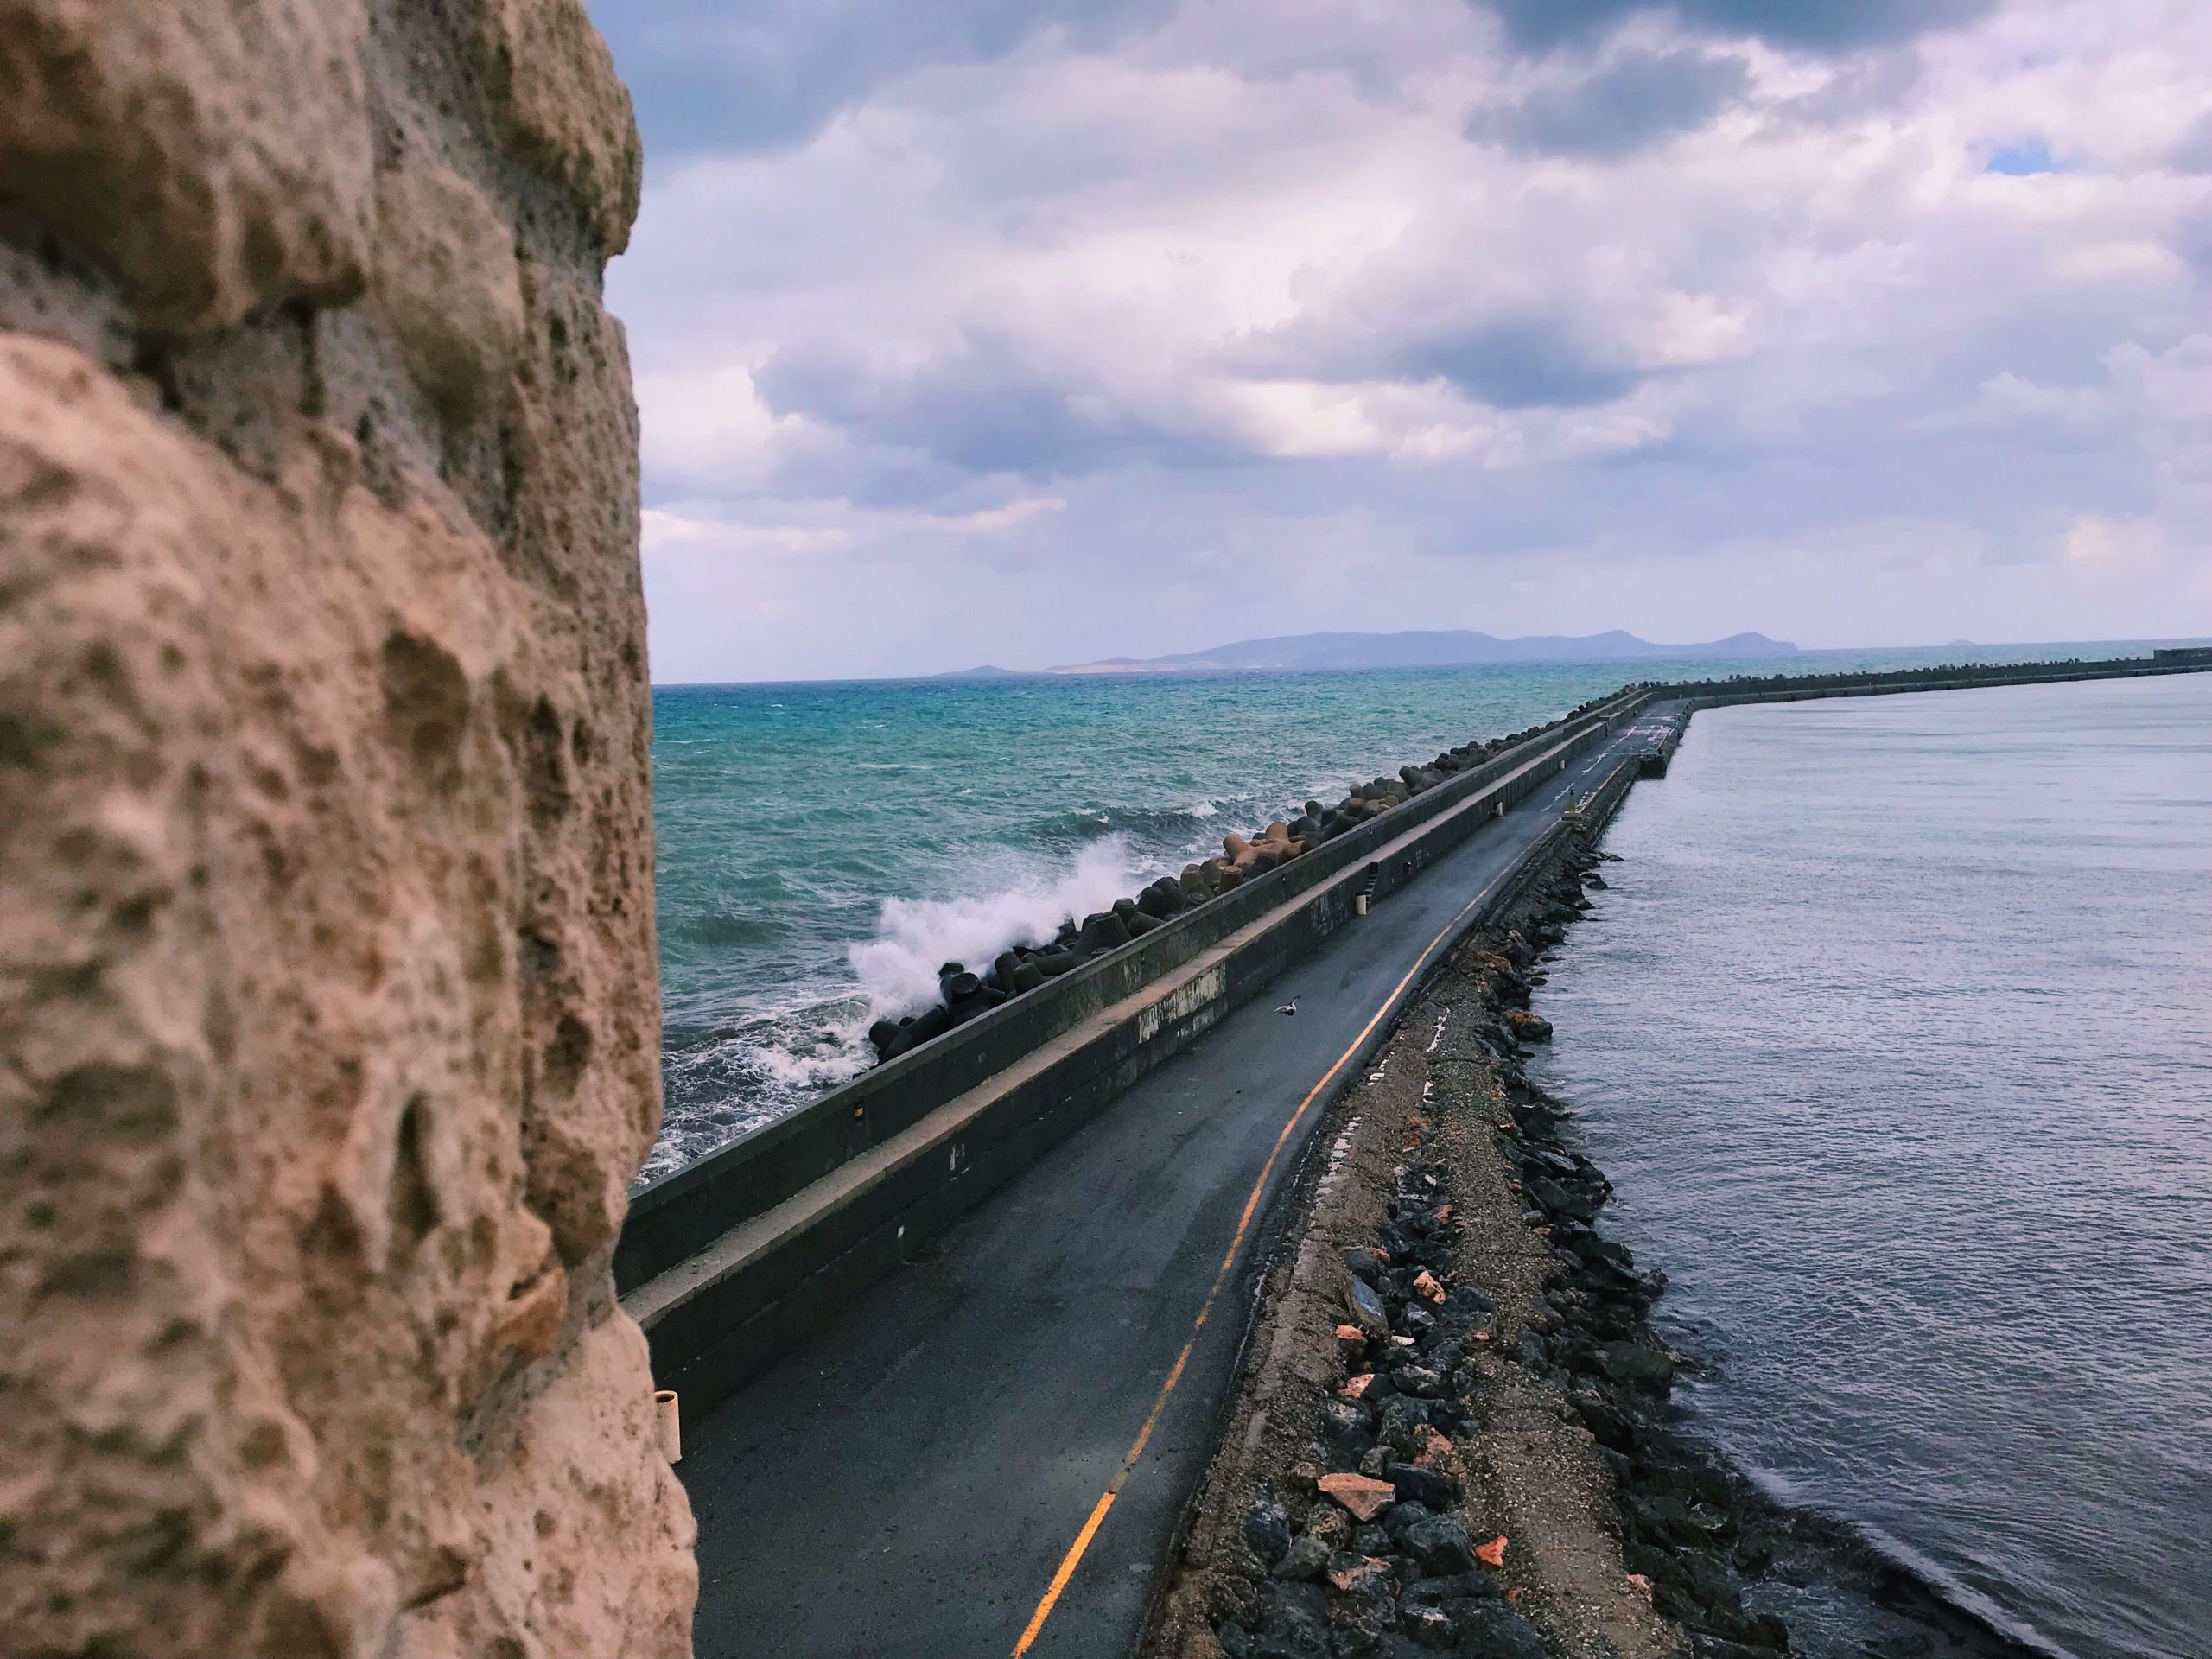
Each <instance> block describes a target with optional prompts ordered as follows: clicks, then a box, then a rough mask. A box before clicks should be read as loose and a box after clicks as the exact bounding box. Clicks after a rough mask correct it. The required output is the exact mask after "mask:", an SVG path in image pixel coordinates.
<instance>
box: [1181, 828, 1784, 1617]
mask: <svg viewBox="0 0 2212 1659" xmlns="http://www.w3.org/2000/svg"><path fill="white" fill-rule="evenodd" d="M1603 857H1604V855H1600V854H1598V853H1597V852H1595V851H1594V850H1593V849H1592V848H1591V847H1590V846H1589V844H1588V842H1587V841H1586V840H1584V841H1580V842H1578V843H1576V844H1575V846H1574V848H1573V851H1572V852H1571V853H1570V854H1569V855H1568V856H1567V862H1566V864H1565V868H1562V869H1561V870H1560V871H1559V872H1558V873H1557V874H1556V875H1555V877H1554V880H1551V881H1550V882H1549V883H1548V884H1547V885H1545V886H1543V887H1540V888H1539V889H1538V890H1537V891H1536V893H1535V894H1534V896H1533V897H1532V898H1530V899H1528V900H1525V901H1524V902H1523V904H1522V906H1521V907H1520V908H1519V910H1518V911H1517V912H1516V914H1515V915H1513V916H1511V917H1509V918H1502V921H1501V924H1500V925H1501V927H1502V928H1503V931H1497V932H1493V933H1491V934H1490V935H1487V936H1485V937H1484V938H1478V939H1477V940H1475V941H1473V942H1471V944H1468V945H1467V946H1465V947H1463V949H1462V950H1460V951H1459V953H1458V955H1457V956H1456V957H1455V959H1454V961H1453V963H1452V966H1451V968H1450V969H1449V970H1448V971H1447V974H1446V976H1445V978H1444V980H1443V981H1442V982H1440V984H1439V985H1438V986H1437V987H1436V988H1434V989H1433V991H1432V992H1431V993H1430V994H1429V995H1428V996H1427V998H1426V999H1425V1000H1424V1001H1422V1002H1421V1004H1420V1005H1418V1006H1417V1007H1416V1008H1415V1009H1414V1012H1413V1013H1411V1014H1409V1015H1408V1018H1407V1020H1406V1021H1405V1022H1404V1024H1403V1026H1402V1028H1401V1030H1400V1032H1399V1033H1397V1035H1396V1036H1395V1037H1394V1039H1392V1042H1391V1044H1390V1045H1389V1047H1388V1048H1387V1049H1386V1051H1385V1052H1384V1055H1383V1058H1382V1059H1381V1060H1380V1061H1379V1062H1378V1063H1377V1065H1376V1067H1375V1068H1374V1070H1373V1071H1371V1072H1370V1076H1369V1077H1368V1079H1367V1081H1366V1083H1365V1084H1364V1085H1363V1086H1362V1087H1361V1088H1359V1089H1358V1090H1355V1092H1354V1094H1353V1095H1352V1096H1351V1100H1350V1102H1349V1103H1348V1106H1347V1111H1348V1114H1349V1122H1347V1123H1346V1125H1345V1127H1344V1128H1343V1129H1342V1130H1341V1131H1340V1132H1339V1133H1338V1136H1337V1138H1336V1141H1335V1145H1334V1147H1333V1148H1332V1153H1331V1154H1330V1164H1331V1167H1330V1169H1329V1170H1328V1171H1327V1172H1326V1173H1323V1174H1322V1175H1321V1176H1320V1177H1319V1184H1318V1188H1317V1190H1316V1192H1315V1193H1314V1195H1313V1198H1312V1199H1311V1204H1312V1211H1311V1213H1310V1214H1309V1215H1308V1216H1307V1217H1306V1218H1305V1221H1304V1224H1302V1225H1301V1226H1297V1227H1295V1228H1294V1236H1296V1238H1297V1239H1298V1241H1299V1242H1298V1243H1297V1244H1296V1247H1295V1250H1294V1255H1292V1257H1291V1258H1290V1259H1289V1260H1287V1261H1286V1262H1283V1263H1281V1264H1279V1266H1278V1267H1277V1268H1276V1270H1275V1271H1274V1274H1272V1275H1271V1282H1270V1285H1269V1287H1268V1297H1267V1303H1266V1306H1265V1311H1264V1313H1263V1314H1262V1320H1261V1325H1260V1326H1259V1328H1258V1329H1257V1331H1256V1332H1255V1339H1254V1341H1253V1343H1252V1344H1251V1347H1250V1349H1249V1352H1250V1353H1251V1355H1252V1358H1251V1359H1250V1361H1249V1366H1248V1372H1247V1376H1246V1379H1245V1381H1244V1383H1243V1389H1242V1395H1241V1397H1240V1400H1239V1402H1238V1403H1237V1406H1236V1411H1235V1414H1234V1415H1233V1417H1232V1419H1231V1421H1230V1426H1229V1431H1228V1433H1226V1434H1225V1435H1224V1451H1223V1452H1222V1453H1221V1454H1220V1456H1219V1458H1218V1459H1217V1464H1216V1466H1215V1468H1214V1470H1213V1471H1211V1475H1210V1477H1209V1481H1208V1486H1207V1490H1206V1491H1205V1495H1204V1497H1203V1498H1202V1500H1201V1503H1200V1504H1199V1507H1198V1513H1197V1515H1196V1516H1194V1519H1193V1522H1192V1527H1191V1529H1190V1530H1189V1542H1188V1547H1187V1548H1186V1551H1185V1559H1184V1561H1183V1562H1182V1564H1181V1569H1180V1571H1179V1573H1177V1574H1176V1576H1175V1577H1174V1579H1173V1580H1172V1587H1171V1588H1170V1589H1169V1590H1168V1591H1167V1592H1166V1595H1165V1596H1164V1598H1163V1600H1162V1602H1161V1605H1160V1610H1159V1611H1160V1617H1159V1618H1158V1620H1157V1622H1156V1624H1155V1626H1154V1630H1153V1633H1152V1637H1151V1638H1150V1643H1149V1646H1148V1648H1147V1651H1148V1652H1149V1653H1151V1654H1153V1655H1155V1656H1166V1655H1173V1656H1177V1659H1196V1656H1205V1659H1211V1656H1213V1655H1216V1654H1224V1653H1225V1654H1227V1655H1229V1656H1231V1659H1325V1656H1337V1659H1369V1656H1390V1659H1411V1656H1414V1655H1419V1654H1433V1653H1456V1654H1459V1655H1464V1656H1507V1659H1538V1656H1543V1655H1547V1654H1570V1653H1571V1654H1600V1653H1603V1654H1615V1655H1636V1656H1645V1655H1649V1656H1657V1655H1661V1654H1667V1653H1675V1652H1681V1651H1684V1650H1685V1649H1687V1650H1688V1651H1689V1652H1692V1653H1694V1654H1696V1655H1700V1656H1713V1659H1745V1656H1749V1655H1752V1654H1756V1653H1776V1652H1782V1651H1785V1650H1787V1648H1788V1643H1789V1637H1788V1632H1787V1630H1785V1628H1784V1627H1783V1624H1782V1623H1781V1621H1780V1620H1778V1619H1777V1618H1773V1617H1771V1616H1770V1615H1761V1614H1755V1613H1751V1612H1747V1611H1745V1608H1744V1605H1743V1603H1742V1599H1741V1590H1742V1586H1743V1585H1744V1583H1745V1580H1746V1578H1747V1576H1751V1575H1756V1574H1758V1573H1760V1572H1762V1571H1764V1569H1765V1568H1766V1567H1767V1566H1768V1564H1769V1561H1770V1559H1771V1555H1772V1546H1771V1543H1770V1541H1769V1540H1768V1539H1767V1538H1766V1537H1765V1536H1764V1534H1763V1532H1762V1531H1761V1530H1760V1529H1759V1527H1758V1523H1757V1522H1755V1521H1753V1520H1751V1519H1750V1518H1749V1517H1748V1512H1747V1510H1745V1506H1744V1504H1743V1503H1741V1502H1740V1501H1739V1499H1740V1497H1741V1496H1742V1495H1741V1492H1740V1489H1739V1487H1738V1484H1737V1483H1736V1482H1735V1481H1734V1480H1732V1478H1730V1477H1729V1476H1727V1475H1726V1473H1725V1472H1724V1471H1719V1470H1718V1469H1715V1468H1713V1467H1711V1466H1709V1465H1704V1464H1701V1463H1700V1462H1699V1461H1698V1460H1697V1459H1695V1458H1694V1456H1692V1455H1690V1454H1689V1453H1688V1452H1686V1451H1684V1450H1683V1449H1681V1447H1679V1446H1677V1445H1676V1443H1675V1441H1674V1440H1673V1439H1672V1438H1671V1436H1670V1435H1669V1433H1666V1432H1665V1430H1664V1428H1663V1423H1664V1421H1665V1419H1666V1417H1667V1415H1668V1412H1669V1407H1668V1399H1669V1391H1670V1389H1671V1387H1672V1383H1673V1379H1674V1376H1675V1370H1676V1368H1677V1366H1678V1364H1679V1363H1681V1362H1680V1360H1679V1359H1678V1357H1677V1356H1675V1354H1673V1353H1671V1352H1669V1351H1668V1349H1667V1348H1666V1347H1665V1346H1664V1344H1662V1343H1661V1342H1660V1341H1659V1340H1658V1339H1657V1338H1656V1337H1655V1336H1654V1334H1653V1332H1651V1330H1650V1328H1649V1325H1648V1323H1647V1321H1646V1318H1645V1316H1646V1314H1647V1313H1648V1311H1649V1308H1650V1306H1651V1305H1652V1303H1653V1301H1654V1300H1655V1299H1656V1298H1657V1297H1658V1295H1659V1294H1660V1293H1661V1291H1662V1288H1663V1285H1664V1280H1663V1277H1662V1275H1660V1274H1655V1273H1644V1272H1640V1271H1639V1270H1638V1269H1637V1265H1636V1262H1635V1260H1634V1257H1633V1255H1631V1253H1630V1251H1629V1249H1627V1247H1626V1246H1624V1245H1623V1244H1621V1243H1618V1242H1617V1241H1614V1240H1611V1239H1609V1238H1606V1237H1605V1236H1602V1235H1601V1234H1600V1233H1599V1231H1598V1230H1597V1229H1596V1228H1595V1227H1594V1226H1593V1223H1594V1222H1595V1221H1596V1219H1597V1217H1599V1213H1600V1211H1602V1210H1603V1208H1604V1206H1605V1203H1606V1201H1607V1198H1609V1196H1610V1194H1611V1186H1610V1185H1609V1183H1608V1182H1607V1181H1606V1179H1605V1176H1604V1174H1603V1173H1601V1172H1600V1171H1599V1170H1598V1169H1597V1168H1596V1166H1594V1165H1592V1163H1591V1161H1590V1160H1589V1159H1588V1158H1587V1157H1586V1156H1585V1155H1584V1154H1581V1153H1580V1152H1579V1151H1578V1150H1576V1149H1575V1147H1573V1145H1572V1144H1571V1132H1570V1130H1569V1128H1568V1127H1567V1125H1568V1120H1569V1118H1570V1117H1571V1114H1570V1113H1568V1112H1567V1111H1566V1110H1565V1109H1562V1108H1561V1107H1560V1106H1559V1105H1558V1104H1557V1103H1554V1102H1553V1101H1551V1100H1550V1099H1548V1097H1546V1096H1544V1094H1543V1093H1542V1092H1541V1090H1538V1089H1536V1088H1535V1087H1533V1086H1532V1085H1531V1084H1529V1080H1528V1077H1527V1075H1526V1072H1525V1071H1524V1069H1523V1061H1524V1059H1525V1058H1526V1056H1527V1054H1528V1052H1529V1049H1528V1047H1527V1045H1529V1044H1531V1043H1535V1042H1541V1041H1546V1040H1548V1039H1550V1037H1551V1034H1552V1033H1551V1028H1550V1027H1549V1026H1548V1024H1547V1023H1546V1022H1545V1021H1544V1020H1542V1019H1541V1017H1539V1016H1537V1015H1535V1014H1533V1013H1531V1012H1530V1011H1529V1007H1528V1004H1529V994H1530V991H1531V990H1532V988H1534V987H1535V985H1538V984H1540V983H1541V982H1542V974H1541V969H1540V968H1539V966H1538V963H1539V958H1540V957H1541V953H1542V951H1543V950H1546V949H1548V947H1549V946H1551V945H1553V944H1557V943H1558V942H1560V940H1561V939H1562V938H1564V937H1565V931H1566V929H1567V926H1568V925H1571V924H1572V923H1573V922H1574V921H1575V920H1577V919H1579V918H1580V917H1581V916H1582V915H1583V914H1584V913H1585V912H1586V911H1587V910H1588V909H1589V908H1590V900H1589V899H1587V898H1586V897H1585V896H1584V888H1585V887H1586V886H1587V887H1592V888H1597V889H1602V888H1603V887H1604V886H1605V880H1604V877H1603V875H1602V874H1600V873H1599V864H1600V862H1601V860H1602V859H1603Z"/></svg>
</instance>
